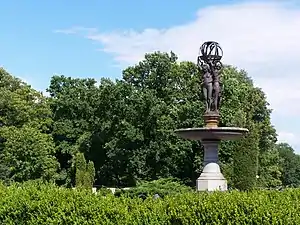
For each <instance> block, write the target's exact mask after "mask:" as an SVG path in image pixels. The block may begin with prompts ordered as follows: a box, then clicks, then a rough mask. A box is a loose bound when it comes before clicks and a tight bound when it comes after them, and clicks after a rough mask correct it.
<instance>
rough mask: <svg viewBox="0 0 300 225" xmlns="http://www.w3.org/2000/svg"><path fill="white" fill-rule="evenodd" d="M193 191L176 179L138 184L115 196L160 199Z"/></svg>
mask: <svg viewBox="0 0 300 225" xmlns="http://www.w3.org/2000/svg"><path fill="white" fill-rule="evenodd" d="M192 190H193V189H192V188H190V187H188V186H186V185H184V184H182V183H181V182H180V181H179V180H178V179H174V178H164V179H159V180H154V181H148V182H140V183H138V185H137V186H136V187H133V188H130V189H122V190H121V191H119V192H116V193H115V196H120V195H125V196H129V197H139V196H142V197H147V196H148V195H150V196H153V195H155V194H158V195H159V196H160V197H164V196H166V195H175V194H181V193H186V192H191V191H192Z"/></svg>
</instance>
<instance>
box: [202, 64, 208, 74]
mask: <svg viewBox="0 0 300 225" xmlns="http://www.w3.org/2000/svg"><path fill="white" fill-rule="evenodd" d="M202 71H203V72H204V73H206V72H208V71H209V67H208V65H207V64H203V65H202Z"/></svg>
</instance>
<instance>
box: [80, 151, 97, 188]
mask: <svg viewBox="0 0 300 225" xmlns="http://www.w3.org/2000/svg"><path fill="white" fill-rule="evenodd" d="M75 170H76V172H75V182H76V183H75V184H76V187H79V188H87V189H91V188H92V187H93V184H94V177H95V168H94V163H93V162H91V161H89V162H88V163H86V160H85V158H84V154H83V153H77V154H76V159H75Z"/></svg>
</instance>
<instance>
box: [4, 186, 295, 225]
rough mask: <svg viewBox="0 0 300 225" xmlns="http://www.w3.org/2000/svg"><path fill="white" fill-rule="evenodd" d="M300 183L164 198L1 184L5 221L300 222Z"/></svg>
mask: <svg viewBox="0 0 300 225" xmlns="http://www.w3.org/2000/svg"><path fill="white" fill-rule="evenodd" d="M299 199H300V189H296V188H293V189H285V190H284V191H278V190H253V191H250V192H239V191H231V192H223V193H222V192H215V193H205V192H204V193H201V192H200V193H199V192H198V193H197V192H190V191H188V192H181V193H178V194H176V193H173V194H170V195H167V196H165V197H164V198H152V197H148V198H146V199H141V198H129V197H126V196H121V197H118V198H117V197H114V196H113V195H101V194H93V193H92V192H90V191H88V190H85V189H75V190H72V189H70V188H63V187H60V188H58V187H56V186H54V185H53V184H47V185H45V184H37V183H30V182H29V183H28V182H25V183H21V184H20V183H18V184H13V185H11V186H9V187H5V186H4V185H0V222H1V224H30V225H43V224H47V225H48V224H83V225H84V224H93V225H94V224H97V225H101V224H105V225H110V224H111V225H118V224H120V225H126V224H128V225H134V224H137V225H140V224H153V225H158V224H170V225H190V224H212V225H223V224H224V225H225V224H226V225H227V224H261V225H270V224H274V225H275V224H278V225H280V224H284V225H294V224H300V214H299V210H300V204H299Z"/></svg>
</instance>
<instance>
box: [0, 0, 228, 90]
mask: <svg viewBox="0 0 300 225" xmlns="http://www.w3.org/2000/svg"><path fill="white" fill-rule="evenodd" d="M216 2H219V3H220V2H222V1H211V0H210V1H209V0H204V1H203V0H201V1H196V0H194V1H189V4H187V3H184V2H183V1H179V0H178V1H172V4H170V3H169V2H167V1H158V0H154V1H136V0H134V1H133V0H131V1H114V0H111V1H99V0H98V1H96V0H91V1H70V0H64V1H62V0H52V1H37V0H23V1H3V2H2V4H1V14H0V21H1V22H0V23H1V35H0V50H1V56H0V65H3V66H4V67H5V68H6V69H7V70H8V71H9V72H11V73H12V74H13V75H16V76H20V77H22V78H23V79H25V80H26V81H28V82H29V83H30V84H32V85H33V86H34V87H35V88H37V89H41V90H43V89H45V88H46V87H47V86H48V84H49V80H50V77H51V76H52V75H53V74H55V73H57V74H64V75H66V76H72V77H94V78H97V79H98V78H100V77H103V76H104V77H113V78H115V77H120V75H121V69H120V68H116V67H114V66H113V65H114V62H113V60H112V57H111V56H110V55H108V54H106V53H104V52H101V51H97V48H99V47H101V45H99V44H95V43H91V42H90V41H88V40H86V39H83V38H81V37H76V36H68V35H62V34H59V33H55V32H54V31H55V30H57V29H63V28H68V27H72V26H84V27H85V26H86V27H97V28H99V29H100V30H101V31H103V32H106V31H110V30H119V29H135V30H142V29H144V28H145V27H155V28H166V27H170V26H172V25H174V24H177V23H184V22H187V21H189V20H191V19H193V18H194V17H195V12H196V11H197V10H198V9H199V8H200V7H203V6H205V5H207V4H208V3H210V4H214V3H216ZM179 12H180V13H179ZM95 45H97V46H95Z"/></svg>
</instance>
